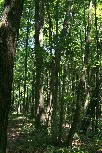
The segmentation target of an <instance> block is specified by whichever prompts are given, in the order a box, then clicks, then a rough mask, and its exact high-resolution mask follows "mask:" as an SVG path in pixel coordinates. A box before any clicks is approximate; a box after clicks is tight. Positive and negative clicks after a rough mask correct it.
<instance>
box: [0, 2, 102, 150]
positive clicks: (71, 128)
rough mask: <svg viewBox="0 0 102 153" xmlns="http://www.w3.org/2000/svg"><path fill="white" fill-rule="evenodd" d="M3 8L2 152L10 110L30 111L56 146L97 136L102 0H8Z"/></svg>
mask: <svg viewBox="0 0 102 153" xmlns="http://www.w3.org/2000/svg"><path fill="white" fill-rule="evenodd" d="M0 5H1V6H2V5H3V1H0ZM22 10H23V13H22ZM0 12H3V15H2V19H1V22H0V109H1V111H0V148H2V149H1V150H0V151H1V152H0V153H5V151H4V150H5V146H6V134H7V132H6V131H7V125H8V114H9V112H10V110H11V111H15V112H16V113H17V114H20V113H23V115H27V114H30V117H31V118H32V119H34V123H33V126H34V129H35V130H39V129H41V128H42V127H43V128H44V127H45V129H47V130H46V131H47V132H46V138H47V139H49V140H48V142H49V141H50V143H52V144H53V145H62V146H63V145H64V146H67V147H69V146H71V145H72V142H73V138H74V136H75V133H78V134H79V135H80V134H84V135H86V134H87V133H88V131H90V133H91V134H92V135H93V134H94V132H96V131H98V130H99V128H100V125H101V109H102V108H101V103H102V80H101V77H102V76H101V74H102V53H101V52H102V1H101V0H100V1H97V0H86V1H85V0H84V1H83V0H77V1H75V0H34V1H33V0H30V1H29V0H27V1H25V2H23V0H20V1H19V0H14V1H13V0H8V1H6V0H5V5H4V11H3V10H2V7H0ZM21 15H22V17H21ZM20 18H21V20H20ZM19 27H20V28H19ZM18 31H19V37H18ZM16 42H17V46H16V45H15V44H16ZM15 50H16V56H14V55H15ZM14 57H15V58H14ZM13 67H14V68H13ZM11 86H12V89H11ZM3 139H4V140H5V141H4V140H3ZM2 144H4V145H3V146H4V147H2Z"/></svg>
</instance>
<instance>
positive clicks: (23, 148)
mask: <svg viewBox="0 0 102 153" xmlns="http://www.w3.org/2000/svg"><path fill="white" fill-rule="evenodd" d="M33 125H34V121H33V120H31V119H30V118H29V116H26V117H25V116H23V115H22V114H19V115H18V116H17V114H13V115H11V116H10V119H9V125H8V131H7V132H8V143H7V153H72V152H74V153H96V152H97V150H100V151H99V153H102V141H98V139H99V137H101V136H102V135H101V136H100V135H98V136H95V137H94V138H89V137H86V138H84V141H83V143H82V142H81V141H80V140H79V138H77V139H74V141H73V147H71V148H70V149H68V148H67V147H64V148H61V147H58V146H57V147H55V146H52V145H46V137H45V135H46V134H45V132H46V130H45V129H43V130H41V131H39V133H37V132H34V126H33ZM100 134H102V131H100ZM38 135H39V136H38Z"/></svg>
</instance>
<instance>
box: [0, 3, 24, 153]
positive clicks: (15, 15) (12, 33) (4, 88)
mask: <svg viewBox="0 0 102 153" xmlns="http://www.w3.org/2000/svg"><path fill="white" fill-rule="evenodd" d="M23 3H24V0H21V1H19V0H15V1H12V0H5V4H4V11H3V15H2V19H1V22H0V153H6V143H7V125H8V114H9V111H10V107H11V90H12V81H13V65H14V55H15V51H16V42H17V38H18V32H19V26H20V18H21V14H22V10H23Z"/></svg>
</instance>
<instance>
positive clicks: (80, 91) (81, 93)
mask: <svg viewBox="0 0 102 153" xmlns="http://www.w3.org/2000/svg"><path fill="white" fill-rule="evenodd" d="M91 22H92V0H89V17H88V27H87V37H86V38H85V41H86V44H85V58H84V63H83V68H82V74H81V78H80V81H79V84H78V87H77V99H76V110H75V113H74V117H73V122H72V125H71V128H70V131H69V134H68V138H67V145H68V146H70V145H71V144H72V139H73V135H74V133H75V131H76V129H77V125H78V123H79V120H80V114H81V106H82V103H83V101H85V79H86V72H87V64H88V55H89V43H90V31H91Z"/></svg>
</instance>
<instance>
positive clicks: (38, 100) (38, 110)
mask: <svg viewBox="0 0 102 153" xmlns="http://www.w3.org/2000/svg"><path fill="white" fill-rule="evenodd" d="M40 9H41V10H40ZM40 11H42V12H40ZM44 13H45V10H44V1H43V2H42V5H41V8H40V1H39V0H36V1H35V60H36V76H35V125H36V127H37V128H38V127H40V118H41V115H42V113H43V105H44V102H43V100H42V97H43V95H42V89H43V86H42V84H43V56H42V51H43V49H42V45H43V25H44Z"/></svg>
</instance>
